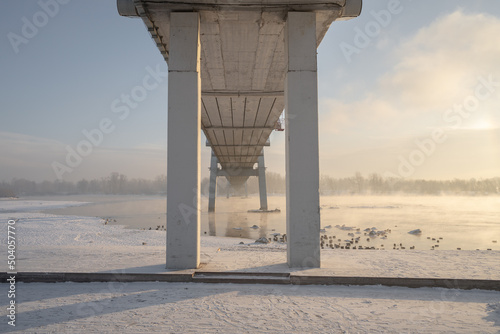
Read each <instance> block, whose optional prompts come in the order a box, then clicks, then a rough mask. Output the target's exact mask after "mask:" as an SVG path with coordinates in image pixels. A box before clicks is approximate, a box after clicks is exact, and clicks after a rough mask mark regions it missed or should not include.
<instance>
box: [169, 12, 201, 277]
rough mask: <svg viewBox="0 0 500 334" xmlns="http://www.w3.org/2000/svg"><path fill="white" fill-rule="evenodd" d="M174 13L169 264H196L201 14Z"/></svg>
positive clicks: (178, 266) (184, 266)
mask: <svg viewBox="0 0 500 334" xmlns="http://www.w3.org/2000/svg"><path fill="white" fill-rule="evenodd" d="M170 18H171V20H170V55H169V66H168V153H167V194H168V195H167V268H169V269H192V268H198V266H199V264H200V214H199V212H200V127H201V80H200V27H199V24H200V23H199V22H200V20H199V14H198V13H171V15H170ZM180 143H181V144H180Z"/></svg>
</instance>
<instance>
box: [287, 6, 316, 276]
mask: <svg viewBox="0 0 500 334" xmlns="http://www.w3.org/2000/svg"><path fill="white" fill-rule="evenodd" d="M316 46H317V44H316V14H315V13H309V12H307V13H306V12H289V13H288V19H287V23H286V32H285V53H286V60H287V62H288V69H287V74H286V79H285V103H286V106H285V110H286V115H285V124H286V126H285V131H286V227H287V243H288V250H287V253H288V254H287V255H288V265H289V266H290V267H309V268H318V267H319V266H320V244H319V243H320V241H319V239H320V231H319V230H320V213H319V153H318V152H319V151H318V88H317V71H316V69H317V63H316Z"/></svg>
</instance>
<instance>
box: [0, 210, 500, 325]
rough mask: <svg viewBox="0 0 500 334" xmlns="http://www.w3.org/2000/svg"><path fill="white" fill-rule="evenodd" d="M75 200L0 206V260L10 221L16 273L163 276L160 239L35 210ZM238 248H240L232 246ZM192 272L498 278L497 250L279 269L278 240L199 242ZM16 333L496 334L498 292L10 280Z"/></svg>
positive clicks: (354, 258) (329, 254)
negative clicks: (198, 265) (198, 268)
mask: <svg viewBox="0 0 500 334" xmlns="http://www.w3.org/2000/svg"><path fill="white" fill-rule="evenodd" d="M75 204H77V203H74V202H66V203H61V202H46V201H45V202H40V201H36V202H28V201H22V200H12V201H9V200H2V201H0V231H2V230H3V231H4V233H1V234H0V240H1V245H3V247H2V249H1V252H0V254H1V256H2V257H3V258H4V259H5V261H3V263H2V267H3V268H5V269H3V270H2V271H7V270H6V268H7V267H6V259H7V248H6V236H7V221H8V219H10V218H16V219H19V220H18V221H17V223H16V225H15V226H16V237H17V244H18V248H17V251H18V252H17V261H18V265H17V268H16V269H17V271H73V272H85V271H88V272H102V271H113V270H119V271H121V272H146V273H149V272H165V271H166V269H165V232H164V231H149V230H148V231H144V230H131V229H124V228H122V227H121V226H114V225H105V224H104V220H102V219H100V218H88V217H73V216H53V215H48V214H42V213H38V212H37V211H39V210H41V209H45V208H47V207H54V206H64V205H75ZM240 242H243V244H240ZM201 245H202V262H203V263H204V264H203V270H213V271H220V270H223V271H267V272H285V271H286V272H294V273H295V274H308V275H338V276H392V277H440V278H483V279H500V270H499V269H498V268H500V256H499V255H500V252H498V251H420V250H419V251H417V250H403V251H395V250H386V251H381V250H379V251H377V250H322V253H321V256H322V268H321V269H310V270H304V271H300V270H295V269H289V268H288V267H287V266H286V264H285V262H286V249H285V246H284V245H283V244H280V243H271V244H267V245H260V244H255V243H254V242H253V240H248V239H236V238H222V237H206V236H202V239H201ZM7 288H8V286H7V285H6V284H2V285H0V289H4V290H5V291H4V292H0V295H1V296H2V298H0V300H1V311H0V318H2V319H4V320H3V321H1V322H0V332H16V331H17V332H19V333H27V332H29V333H32V332H37V333H52V332H67V333H84V332H85V333H89V332H95V333H107V332H120V333H142V332H168V333H170V332H171V333H180V332H182V333H215V332H224V333H239V332H252V333H259V332H262V333H263V332H287V333H288V332H296V333H305V332H310V333H312V332H314V333H316V332H327V333H401V332H405V333H408V332H410V333H417V332H418V333H436V332H454V333H471V332H476V333H477V332H479V333H498V332H499V331H500V292H489V291H478V290H472V291H464V290H445V289H431V288H422V289H407V288H388V287H377V286H375V287H354V286H352V287H341V286H279V285H265V286H262V285H237V284H217V285H210V284H199V283H198V284H192V283H191V284H189V283H175V284H174V283H89V284H86V283H85V284H82V283H80V284H78V283H61V284H42V283H31V284H23V283H18V284H17V293H16V303H17V306H18V309H17V312H18V313H17V326H16V327H11V326H9V325H8V324H7V320H8V319H7V318H6V314H7V311H6V306H7V302H8V300H7V297H6V296H7Z"/></svg>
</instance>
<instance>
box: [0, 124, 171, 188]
mask: <svg viewBox="0 0 500 334" xmlns="http://www.w3.org/2000/svg"><path fill="white" fill-rule="evenodd" d="M70 146H71V145H70ZM66 147H67V145H66V144H64V143H61V142H58V141H55V140H51V139H47V138H42V137H35V136H30V135H24V134H19V133H10V132H0V154H1V156H2V169H1V171H0V181H2V180H5V181H7V180H10V179H12V178H27V179H30V180H34V181H42V180H54V179H55V178H56V174H55V173H54V170H53V168H52V163H53V162H54V161H57V162H59V163H61V164H65V159H66V155H67V150H66ZM112 172H120V173H122V174H125V175H127V176H129V177H140V178H154V177H155V176H157V175H161V174H166V151H165V149H161V148H139V149H134V148H132V149H119V148H109V147H95V148H94V149H93V151H92V153H91V154H89V155H88V156H86V157H83V159H82V163H81V164H80V165H79V166H77V167H76V168H73V170H72V171H71V172H69V173H65V174H64V176H63V179H64V180H68V181H76V180H79V179H82V178H100V177H104V176H107V175H109V174H110V173H112Z"/></svg>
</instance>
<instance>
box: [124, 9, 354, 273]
mask: <svg viewBox="0 0 500 334" xmlns="http://www.w3.org/2000/svg"><path fill="white" fill-rule="evenodd" d="M118 9H119V12H120V14H121V15H123V16H140V17H141V18H142V20H143V21H144V23H145V24H146V26H147V28H148V31H149V32H150V34H151V36H152V38H153V40H154V41H155V43H156V45H157V47H158V49H159V50H160V52H161V53H162V55H163V56H164V58H165V60H166V61H167V63H168V65H169V115H168V117H169V124H168V133H169V134H168V136H169V138H168V140H169V143H168V175H167V176H168V184H169V185H168V189H167V195H168V199H167V267H170V268H188V267H191V268H192V267H197V266H198V264H199V214H198V211H199V149H200V148H199V129H200V128H201V130H202V131H203V132H204V133H205V136H206V138H207V140H208V143H209V144H210V146H211V147H212V150H213V153H214V155H215V157H216V158H217V160H218V162H219V163H220V165H221V167H222V170H223V171H226V172H227V175H226V177H227V178H228V180H229V181H230V182H231V183H233V184H234V185H241V184H243V183H244V182H245V181H246V179H247V178H248V177H249V175H247V174H245V172H243V171H248V170H250V169H253V167H254V165H255V164H256V163H257V162H258V159H259V157H260V156H262V154H263V147H264V146H265V145H266V143H267V142H268V139H269V136H270V134H271V132H272V131H273V129H274V128H275V124H276V122H277V121H278V119H279V117H280V115H281V113H282V112H283V109H284V108H285V105H286V106H287V108H286V109H287V115H286V137H287V234H288V255H289V256H288V257H289V261H288V262H289V264H290V265H291V266H306V267H307V266H313V267H314V266H319V195H318V182H319V176H318V174H319V167H318V137H317V125H318V124H317V70H316V48H317V46H318V45H319V43H320V42H321V40H322V39H323V37H324V35H325V34H326V32H327V30H328V28H329V27H330V25H331V23H332V22H334V21H336V20H342V19H350V18H353V17H356V16H358V15H359V13H360V10H361V0H322V1H316V0H309V1H297V0H289V1H284V0H259V1H249V0H240V1H234V0H233V1H230V0H190V1H189V2H183V1H176V0H174V1H166V0H135V1H134V0H118ZM292 132H293V134H292ZM196 140H197V142H196ZM179 143H182V145H180V144H179ZM180 146H182V147H180ZM197 159H198V160H197ZM193 165H194V166H198V167H196V168H194V167H193ZM307 175H312V176H307ZM191 178H193V179H194V180H193V181H186V180H187V179H191ZM185 188H187V189H188V191H184V190H183V189H185ZM193 189H194V190H195V192H194V194H193ZM174 194H176V195H174ZM193 196H194V200H193ZM172 197H176V198H175V199H172ZM191 209H192V210H191ZM290 209H292V210H294V211H293V212H290V211H289V210H290ZM295 211H296V212H295ZM294 219H295V220H294ZM294 221H296V222H294ZM169 226H170V229H169ZM196 226H197V228H196ZM314 243H316V245H313V244H314ZM294 254H297V255H294Z"/></svg>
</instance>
